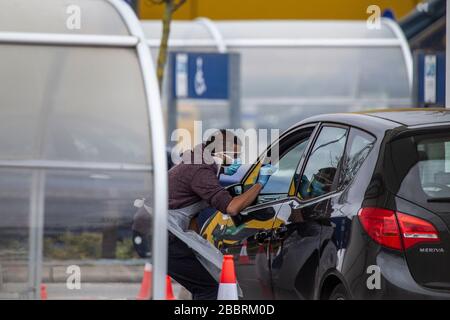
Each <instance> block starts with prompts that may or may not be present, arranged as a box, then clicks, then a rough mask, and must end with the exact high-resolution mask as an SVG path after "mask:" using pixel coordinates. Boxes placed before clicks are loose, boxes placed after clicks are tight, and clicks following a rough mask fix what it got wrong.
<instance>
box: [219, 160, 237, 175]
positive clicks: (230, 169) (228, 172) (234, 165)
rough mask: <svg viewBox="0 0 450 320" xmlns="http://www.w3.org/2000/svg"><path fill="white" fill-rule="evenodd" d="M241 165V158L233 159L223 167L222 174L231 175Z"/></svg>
mask: <svg viewBox="0 0 450 320" xmlns="http://www.w3.org/2000/svg"><path fill="white" fill-rule="evenodd" d="M240 166H241V159H234V160H233V163H232V164H230V165H229V166H227V167H225V168H224V169H223V174H225V175H227V176H232V175H233V174H235V173H236V172H237V171H238V169H239V167H240Z"/></svg>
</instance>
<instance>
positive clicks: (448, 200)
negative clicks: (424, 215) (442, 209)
mask: <svg viewBox="0 0 450 320" xmlns="http://www.w3.org/2000/svg"><path fill="white" fill-rule="evenodd" d="M427 201H428V202H450V197H442V198H431V199H428V200H427Z"/></svg>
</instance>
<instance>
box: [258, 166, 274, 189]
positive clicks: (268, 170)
mask: <svg viewBox="0 0 450 320" xmlns="http://www.w3.org/2000/svg"><path fill="white" fill-rule="evenodd" d="M276 171H277V168H275V167H274V166H272V165H271V164H265V165H263V166H262V167H261V169H259V177H258V181H256V183H260V184H261V185H262V187H263V188H264V186H265V185H266V183H267V181H269V178H270V177H271V176H272V175H273V174H274V173H275V172H276Z"/></svg>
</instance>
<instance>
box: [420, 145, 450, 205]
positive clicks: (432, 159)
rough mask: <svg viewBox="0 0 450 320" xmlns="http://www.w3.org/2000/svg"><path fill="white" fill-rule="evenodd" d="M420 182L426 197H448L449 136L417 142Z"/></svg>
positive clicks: (449, 187)
mask: <svg viewBox="0 0 450 320" xmlns="http://www.w3.org/2000/svg"><path fill="white" fill-rule="evenodd" d="M417 151H418V154H419V172H420V184H421V185H422V189H423V191H424V192H425V193H426V195H427V196H428V198H450V137H441V138H430V139H425V140H421V141H420V142H418V143H417Z"/></svg>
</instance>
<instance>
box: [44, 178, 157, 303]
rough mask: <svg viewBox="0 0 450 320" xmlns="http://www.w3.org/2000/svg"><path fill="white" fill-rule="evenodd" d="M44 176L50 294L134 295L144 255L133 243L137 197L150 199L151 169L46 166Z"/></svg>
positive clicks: (46, 268)
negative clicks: (130, 170)
mask: <svg viewBox="0 0 450 320" xmlns="http://www.w3.org/2000/svg"><path fill="white" fill-rule="evenodd" d="M45 180H46V183H45V188H46V190H45V219H44V221H45V224H44V267H43V279H42V281H43V282H44V283H45V284H46V285H47V291H48V297H49V299H114V298H129V299H135V298H136V295H137V294H138V292H139V287H140V281H141V280H142V275H143V271H144V268H143V266H144V261H143V260H141V259H139V256H138V254H137V252H136V251H135V249H134V246H133V238H132V224H133V217H134V215H135V213H136V212H137V211H138V209H137V208H135V207H134V205H133V203H134V200H135V199H137V198H147V200H149V202H150V203H151V199H149V197H148V196H149V195H151V193H152V187H151V186H152V182H151V181H152V179H151V175H150V174H149V173H143V172H140V173H118V172H104V171H76V172H74V171H47V175H46V178H45ZM148 231H150V230H148ZM150 240H151V239H150ZM149 245H150V248H151V243H149ZM70 266H72V267H71V269H68V268H69V267H70ZM73 266H75V267H73ZM76 268H79V271H80V272H81V283H80V285H81V288H80V289H76V288H75V289H74V288H73V287H72V289H71V288H70V285H69V287H68V285H67V279H68V277H69V275H70V274H71V273H70V272H68V270H69V271H71V272H74V271H73V270H75V269H76ZM75 281H76V280H73V281H69V283H71V284H72V285H73V286H75V285H76V282H75Z"/></svg>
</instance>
